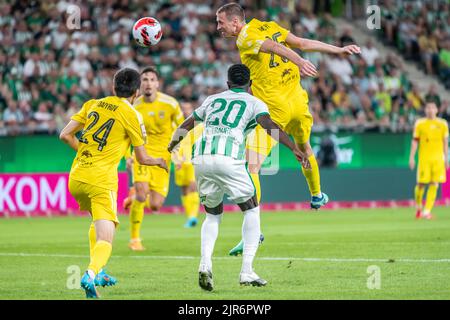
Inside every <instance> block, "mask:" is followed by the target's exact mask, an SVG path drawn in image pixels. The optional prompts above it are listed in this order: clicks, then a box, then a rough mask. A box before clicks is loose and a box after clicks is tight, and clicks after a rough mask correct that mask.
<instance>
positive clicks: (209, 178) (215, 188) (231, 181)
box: [192, 155, 255, 208]
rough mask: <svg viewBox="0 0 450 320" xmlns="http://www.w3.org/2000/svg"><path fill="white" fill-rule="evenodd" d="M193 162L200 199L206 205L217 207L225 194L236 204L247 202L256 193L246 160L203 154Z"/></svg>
mask: <svg viewBox="0 0 450 320" xmlns="http://www.w3.org/2000/svg"><path fill="white" fill-rule="evenodd" d="M192 163H193V164H194V167H195V180H196V182H197V189H198V193H199V195H200V201H201V203H202V204H203V205H204V206H206V207H208V208H215V207H217V206H218V205H219V204H220V203H221V202H222V201H223V196H224V195H225V194H226V195H228V199H229V200H230V201H232V202H234V203H236V204H239V203H243V202H246V201H247V200H249V199H250V198H252V197H253V196H254V195H255V186H254V185H253V181H252V178H251V177H250V174H249V173H248V170H247V167H246V162H245V160H234V159H233V158H230V157H226V156H222V155H202V156H197V157H195V158H194V159H193V160H192Z"/></svg>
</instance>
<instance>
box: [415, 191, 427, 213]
mask: <svg viewBox="0 0 450 320" xmlns="http://www.w3.org/2000/svg"><path fill="white" fill-rule="evenodd" d="M424 193H425V188H424V187H422V186H419V185H416V187H415V188H414V200H415V201H416V208H417V209H422V206H423V194H424Z"/></svg>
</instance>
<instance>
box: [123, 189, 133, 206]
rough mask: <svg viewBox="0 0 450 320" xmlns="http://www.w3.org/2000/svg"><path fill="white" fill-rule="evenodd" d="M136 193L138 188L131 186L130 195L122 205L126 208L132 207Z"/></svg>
mask: <svg viewBox="0 0 450 320" xmlns="http://www.w3.org/2000/svg"><path fill="white" fill-rule="evenodd" d="M135 194H136V189H135V188H134V187H131V188H130V190H129V191H128V197H126V198H125V200H123V204H122V206H123V209H124V210H128V209H130V206H131V203H132V202H133V199H134V195H135Z"/></svg>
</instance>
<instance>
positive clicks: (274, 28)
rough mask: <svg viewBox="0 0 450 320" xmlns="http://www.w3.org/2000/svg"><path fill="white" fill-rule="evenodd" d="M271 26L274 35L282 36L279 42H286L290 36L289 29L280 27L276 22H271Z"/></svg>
mask: <svg viewBox="0 0 450 320" xmlns="http://www.w3.org/2000/svg"><path fill="white" fill-rule="evenodd" d="M269 25H270V31H271V32H273V34H275V33H280V34H281V35H280V36H279V37H278V42H281V41H284V40H286V37H287V36H288V34H289V30H288V29H285V28H283V27H282V26H280V25H279V24H278V23H276V22H275V21H271V22H269Z"/></svg>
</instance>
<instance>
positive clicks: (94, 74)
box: [0, 0, 450, 134]
mask: <svg viewBox="0 0 450 320" xmlns="http://www.w3.org/2000/svg"><path fill="white" fill-rule="evenodd" d="M384 2H385V3H386V4H385V6H386V7H385V6H383V7H382V13H383V18H382V23H383V32H385V33H388V34H389V35H388V36H386V37H385V38H387V39H388V41H390V40H392V42H393V43H395V44H397V42H398V43H399V44H400V45H401V46H403V47H406V45H405V44H404V43H403V41H406V42H411V39H410V38H411V37H416V38H417V42H418V47H417V50H421V51H420V56H421V57H422V58H423V62H422V63H423V64H424V68H425V69H427V70H428V71H430V67H429V65H428V63H429V62H427V61H430V59H431V67H432V72H436V71H439V74H441V77H442V78H443V79H448V78H449V74H450V71H449V70H450V61H448V60H450V58H449V57H450V51H449V50H450V48H449V47H448V44H447V42H448V41H447V42H446V39H447V38H448V32H449V23H448V21H449V18H448V14H447V15H446V12H448V5H446V4H442V3H441V2H440V4H439V6H436V7H434V6H423V7H420V8H419V7H417V4H416V3H414V4H413V5H405V6H403V5H402V6H395V5H393V4H392V3H393V2H392V1H384ZM70 3H71V1H50V2H48V1H47V2H45V1H43V2H42V1H34V2H26V1H12V2H11V4H9V3H2V4H0V10H1V11H2V15H1V16H0V41H1V42H2V46H1V48H0V78H1V81H0V110H3V111H0V112H1V113H2V115H1V118H0V121H1V122H0V134H2V133H4V134H27V133H34V132H38V133H49V132H50V133H53V132H57V131H58V130H60V129H61V127H62V125H63V123H64V122H65V121H67V119H69V118H70V116H71V115H73V114H74V113H76V112H77V111H78V110H79V108H80V107H81V105H82V104H83V102H85V101H86V100H88V99H92V98H99V97H103V96H106V95H109V94H111V88H112V77H113V75H114V73H115V72H116V71H117V69H118V68H122V67H131V68H135V69H140V68H142V67H144V66H147V65H156V66H157V68H158V71H159V72H160V74H161V77H160V78H161V84H160V90H161V91H163V92H166V93H167V94H170V95H173V96H174V97H175V98H177V99H179V100H180V102H181V103H188V104H191V105H193V106H197V105H198V104H199V103H200V102H201V101H202V100H203V99H204V98H205V97H206V96H208V95H211V94H214V93H217V92H218V91H221V90H224V89H226V76H227V75H226V74H227V69H228V67H229V66H230V65H231V64H233V63H238V62H239V61H240V57H239V54H238V52H237V49H236V45H235V39H223V38H221V37H220V35H219V34H218V32H217V30H216V22H215V12H216V9H217V8H218V7H219V6H220V5H222V4H223V1H222V0H193V1H179V0H177V1H166V0H155V1H150V2H148V1H147V2H144V1H119V2H114V1H106V2H105V1H99V2H96V1H87V2H83V1H78V2H77V5H79V7H80V9H81V25H80V28H79V29H78V30H69V29H68V27H67V26H66V23H65V21H66V18H67V14H66V9H67V6H68V5H69V4H70ZM241 3H242V4H243V5H244V6H245V8H246V13H247V18H248V20H251V19H252V18H253V17H258V18H260V19H262V20H268V19H272V18H273V19H275V20H276V21H278V22H279V23H280V24H281V25H283V26H285V27H286V28H288V29H290V30H292V32H293V33H294V34H297V35H300V36H305V37H309V38H313V39H318V40H321V41H324V42H327V43H333V44H336V45H341V44H342V45H346V44H350V43H354V39H353V36H352V28H351V27H349V26H346V27H345V28H344V31H343V32H342V34H338V33H337V31H336V30H337V29H338V28H336V25H335V21H334V20H333V18H332V16H331V14H330V3H331V1H316V2H314V9H315V10H313V11H311V10H309V9H308V8H307V6H306V5H305V2H300V1H292V0H288V1H286V0H280V1H266V0H261V1H249V0H247V1H242V2H241ZM319 8H320V9H319ZM385 8H389V10H386V9H385ZM446 10H447V11H446ZM318 12H323V14H318ZM144 14H145V15H148V16H157V17H158V18H159V19H158V20H160V22H161V23H162V27H163V37H162V39H161V41H160V43H159V44H158V45H157V46H152V47H150V48H142V47H139V46H138V45H137V44H136V43H135V42H134V41H133V39H132V37H131V34H130V32H129V30H130V28H131V27H132V25H133V23H134V22H135V21H136V20H137V19H138V18H139V17H141V16H143V15H144ZM405 23H406V26H407V27H408V28H405V26H403V25H402V30H401V32H400V33H399V32H397V31H398V30H400V28H399V26H400V24H405ZM411 24H414V25H415V26H414V27H412V26H411ZM424 30H425V32H426V33H424ZM397 35H399V37H397ZM424 35H426V36H427V37H426V38H425V37H424ZM402 37H403V38H402ZM400 38H401V39H403V40H401V39H400ZM399 39H400V40H399ZM429 43H431V47H432V48H433V49H434V43H436V44H437V49H438V50H439V59H440V62H439V63H438V61H437V60H436V59H437V56H436V53H437V52H436V51H435V50H431V51H429V52H428V51H426V50H425V52H423V51H422V48H426V47H427V46H429V45H428V44H429ZM410 46H411V44H410ZM413 48H414V46H411V52H413V50H412V49H413ZM299 53H300V54H301V55H302V56H303V57H304V58H306V59H308V60H310V61H311V62H312V63H313V64H314V65H316V66H317V67H318V71H319V76H318V77H317V78H305V79H302V85H303V87H304V88H305V89H306V90H307V91H308V92H309V97H310V99H311V101H310V109H311V112H312V114H313V117H314V121H315V124H316V125H315V126H314V127H313V130H318V131H320V130H322V131H323V130H327V129H330V128H331V129H332V130H358V131H364V130H381V131H383V130H391V131H399V130H400V131H401V130H410V129H411V127H412V124H413V123H414V119H415V117H416V116H417V111H418V110H420V109H421V106H419V104H420V103H421V101H424V99H425V100H426V99H435V100H436V99H440V97H439V95H438V94H437V92H436V91H435V89H434V90H431V88H430V92H429V93H428V94H427V96H425V97H424V98H422V99H419V96H421V94H420V93H417V92H415V91H414V90H413V89H411V88H410V84H409V81H408V79H407V77H406V75H405V73H404V71H403V68H402V66H401V63H400V62H399V61H398V60H399V59H397V58H396V56H394V55H388V56H387V57H386V58H381V57H380V56H379V53H378V51H377V50H376V48H374V46H373V43H372V41H371V40H370V39H369V40H368V41H367V42H366V44H365V46H364V47H363V48H362V55H361V57H347V56H345V55H337V56H332V55H325V54H320V53H313V52H307V53H305V52H299ZM430 57H431V58H430ZM433 59H435V60H436V61H434V60H433ZM434 63H436V66H435V65H434ZM410 91H411V92H410ZM416 91H417V90H416ZM19 102H20V103H19ZM442 110H444V111H445V110H447V109H445V108H443V109H442ZM444 111H442V112H444ZM445 112H446V111H445ZM445 112H444V113H443V114H445Z"/></svg>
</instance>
